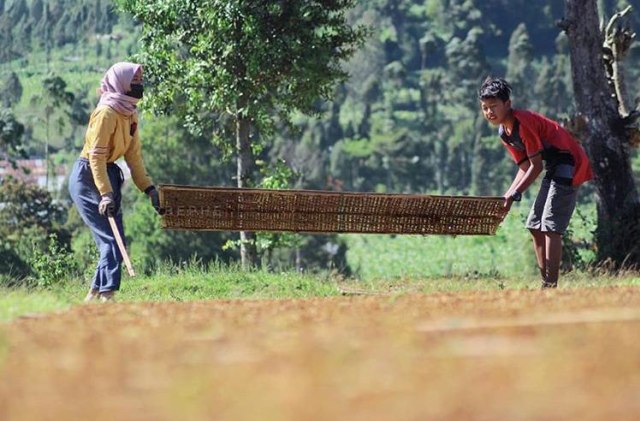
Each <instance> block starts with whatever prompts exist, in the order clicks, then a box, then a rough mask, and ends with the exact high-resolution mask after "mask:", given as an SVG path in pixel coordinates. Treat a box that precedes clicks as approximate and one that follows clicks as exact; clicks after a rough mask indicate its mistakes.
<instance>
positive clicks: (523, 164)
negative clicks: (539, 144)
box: [504, 160, 531, 197]
mask: <svg viewBox="0 0 640 421" xmlns="http://www.w3.org/2000/svg"><path fill="white" fill-rule="evenodd" d="M530 166H531V164H530V163H529V160H526V161H524V162H521V163H520V164H519V165H518V172H517V173H516V176H515V178H514V179H513V182H512V183H511V185H510V186H509V189H508V190H507V192H506V193H505V194H504V197H509V196H511V195H512V194H513V192H514V191H515V190H516V186H518V184H520V181H522V178H523V177H524V175H525V174H526V173H527V170H528V169H529V167H530Z"/></svg>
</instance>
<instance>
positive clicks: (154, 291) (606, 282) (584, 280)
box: [0, 266, 640, 322]
mask: <svg viewBox="0 0 640 421" xmlns="http://www.w3.org/2000/svg"><path fill="white" fill-rule="evenodd" d="M560 283H561V284H560V286H561V288H590V287H603V286H614V285H625V286H640V275H639V274H637V273H636V274H625V275H624V276H615V277H614V276H598V275H594V274H589V273H586V272H572V273H569V274H565V275H563V276H562V277H561V280H560ZM87 287H88V285H87V284H86V283H84V282H79V281H66V282H64V283H60V284H57V285H55V286H54V287H52V288H49V289H38V288H12V289H7V288H5V289H0V322H7V321H11V320H13V319H15V318H18V317H21V316H25V315H30V314H36V313H47V312H52V311H58V310H65V309H67V308H69V307H71V306H73V305H80V304H81V303H82V299H83V298H84V295H85V293H86V291H87ZM538 288H539V282H538V280H537V278H536V277H535V276H530V275H527V274H523V273H518V274H512V275H511V276H510V277H481V276H476V275H472V276H450V277H421V278H419V277H398V278H394V279H390V278H378V279H369V280H356V279H342V278H340V277H337V276H332V275H328V274H316V275H313V274H300V273H295V272H281V273H269V272H265V271H249V272H243V271H241V270H239V269H237V268H228V267H223V266H216V267H210V268H202V267H197V266H185V267H182V268H176V267H167V268H164V269H163V270H161V271H159V273H158V274H156V275H154V276H140V277H136V278H128V277H126V276H125V277H124V278H123V281H122V285H121V291H120V292H119V293H118V296H117V299H118V301H119V302H144V301H155V302H162V301H195V300H213V299H218V300H220V299H225V300H228V299H285V298H312V297H329V296H339V295H342V294H347V295H349V294H354V295H368V294H396V295H397V294H400V295H401V294H406V293H427V294H428V293H434V292H459V291H479V290H503V289H538Z"/></svg>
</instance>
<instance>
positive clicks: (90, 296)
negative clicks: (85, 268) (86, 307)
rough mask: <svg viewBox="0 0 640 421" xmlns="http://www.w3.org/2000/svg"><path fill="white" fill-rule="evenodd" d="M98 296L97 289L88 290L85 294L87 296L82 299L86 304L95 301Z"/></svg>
mask: <svg viewBox="0 0 640 421" xmlns="http://www.w3.org/2000/svg"><path fill="white" fill-rule="evenodd" d="M99 295H100V291H98V290H97V289H90V290H89V292H87V295H86V296H85V297H84V302H85V303H88V302H91V301H94V300H97V299H98V296H99Z"/></svg>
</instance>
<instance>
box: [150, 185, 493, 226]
mask: <svg viewBox="0 0 640 421" xmlns="http://www.w3.org/2000/svg"><path fill="white" fill-rule="evenodd" d="M159 190H160V206H161V208H162V209H163V215H162V226H163V228H168V229H182V230H206V231H279V232H283V231H290V232H302V233H371V234H444V235H493V234H495V233H496V230H497V228H498V226H499V225H500V223H501V222H502V220H503V219H504V217H505V212H504V209H503V207H502V198H500V197H473V196H459V197H456V196H428V195H409V194H377V193H345V192H331V191H320V190H260V189H239V188H221V187H194V186H179V185H161V186H160V188H159Z"/></svg>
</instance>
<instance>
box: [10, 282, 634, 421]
mask: <svg viewBox="0 0 640 421" xmlns="http://www.w3.org/2000/svg"><path fill="white" fill-rule="evenodd" d="M639 332H640V289H637V288H630V287H611V288H583V289H560V290H556V291H548V292H547V291H531V290H511V291H493V292H461V293H446V294H444V293H441V294H429V295H421V294H397V295H371V296H344V297H339V298H325V299H310V300H275V301H270V300H251V301H249V300H237V301H203V302H185V303H116V304H104V305H100V304H97V305H79V306H76V307H74V308H72V309H71V310H69V311H66V312H62V313H53V314H48V315H45V316H40V317H23V318H20V319H18V320H15V321H13V322H11V323H8V324H5V325H0V344H1V345H0V361H1V363H0V364H1V365H0V419H2V420H89V419H91V420H107V419H114V420H115V419H117V420H338V419H344V420H363V421H364V420H425V419H438V420H446V419H450V420H464V419H474V420H534V419H535V420H552V419H553V420H556V419H559V420H597V419H602V420H605V419H606V420H612V419H615V420H627V419H628V420H637V419H640V399H638V398H639V396H640V333H639Z"/></svg>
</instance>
